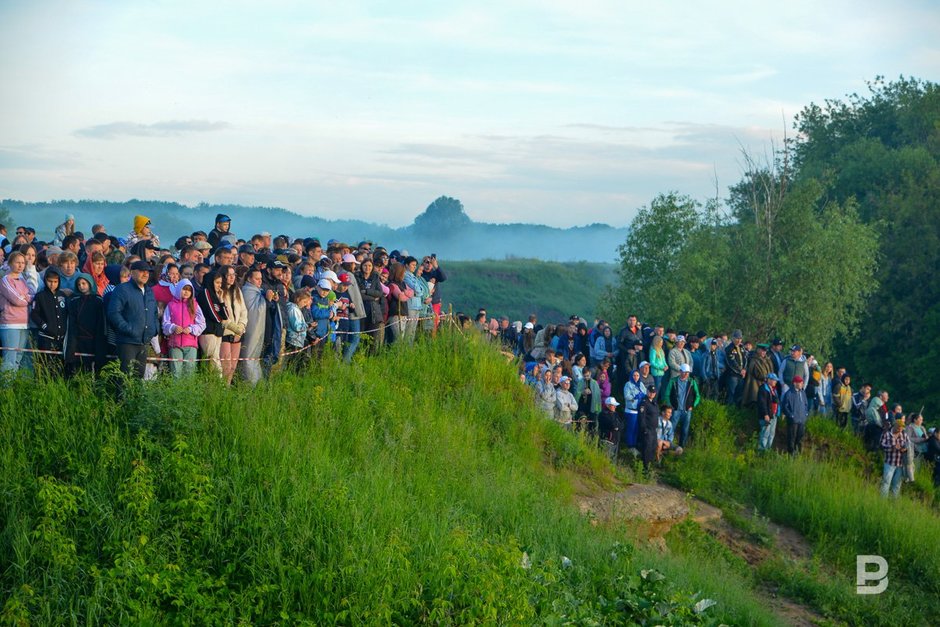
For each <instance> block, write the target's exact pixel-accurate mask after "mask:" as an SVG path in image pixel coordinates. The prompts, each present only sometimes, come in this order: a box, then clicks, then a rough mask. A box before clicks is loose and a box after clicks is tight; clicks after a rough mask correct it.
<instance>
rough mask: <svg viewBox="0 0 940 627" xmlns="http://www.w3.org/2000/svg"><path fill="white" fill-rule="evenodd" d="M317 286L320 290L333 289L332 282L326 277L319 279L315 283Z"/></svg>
mask: <svg viewBox="0 0 940 627" xmlns="http://www.w3.org/2000/svg"><path fill="white" fill-rule="evenodd" d="M317 287H319V288H320V289H321V290H331V289H333V284H332V283H330V282H329V281H327V280H326V279H320V282H319V283H317Z"/></svg>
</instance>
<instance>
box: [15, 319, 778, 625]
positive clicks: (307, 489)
mask: <svg viewBox="0 0 940 627" xmlns="http://www.w3.org/2000/svg"><path fill="white" fill-rule="evenodd" d="M129 385H130V387H129V389H128V391H127V392H126V394H125V395H124V397H123V400H121V401H120V402H114V401H113V400H112V399H111V398H110V397H109V396H108V394H107V392H106V390H105V389H104V386H99V385H98V384H95V383H93V382H92V381H89V380H87V379H82V380H77V381H72V382H68V383H66V382H62V381H48V380H45V381H40V382H32V381H23V380H19V381H15V382H10V384H8V385H6V384H5V385H3V386H0V407H3V408H5V409H4V412H3V413H4V416H3V420H0V494H2V495H3V498H0V528H2V529H3V531H2V534H0V564H2V565H3V566H2V567H0V603H2V607H3V610H2V615H0V616H2V619H3V621H4V622H17V621H21V622H22V624H26V623H36V624H47V623H54V622H59V621H61V620H63V618H64V617H71V619H72V620H74V621H75V622H77V623H87V624H123V623H142V622H143V623H157V624H163V623H181V624H187V623H198V624H219V623H225V624H231V623H235V622H241V623H244V624H249V623H260V624H272V623H281V624H291V623H297V622H305V621H306V622H311V623H315V624H376V623H382V624H387V623H398V624H415V623H433V624H469V623H477V624H478V623H503V624H532V623H537V622H552V623H562V622H565V621H579V622H591V621H600V622H606V623H608V624H627V623H633V622H646V621H650V622H651V623H655V624H690V623H699V622H701V623H707V624H714V623H715V622H716V621H719V620H723V621H725V622H729V623H736V624H775V623H776V620H775V619H774V617H773V616H772V615H771V614H769V613H768V612H767V611H766V610H764V609H762V608H761V607H760V606H759V605H758V603H757V601H756V600H755V598H754V597H752V596H750V594H749V593H748V592H746V591H738V590H735V589H734V588H733V586H728V585H727V582H721V581H718V580H717V578H716V577H714V576H713V574H712V573H709V572H708V571H707V570H703V569H702V568H701V567H700V566H698V567H697V566H696V565H695V564H694V563H693V562H692V561H691V560H684V559H683V558H681V557H676V558H671V557H669V556H665V555H659V554H656V553H651V552H649V551H648V550H646V549H643V548H635V547H633V546H632V545H630V544H629V543H625V534H624V531H623V529H619V528H616V527H605V526H600V527H595V526H593V525H591V524H590V521H589V520H588V519H586V518H585V517H583V516H581V515H580V514H579V513H578V512H577V510H576V508H575V507H574V506H573V505H572V503H571V494H572V491H573V486H574V485H575V483H577V484H579V485H582V486H583V485H592V484H608V483H610V482H611V481H612V480H613V476H612V474H611V469H610V467H609V465H608V464H607V462H606V461H604V460H603V459H602V458H601V457H599V455H598V453H597V452H596V449H594V447H593V446H592V445H590V444H586V443H585V442H584V441H582V440H580V439H579V438H578V437H576V436H574V435H571V434H569V433H566V432H564V431H562V430H561V429H560V428H559V427H558V426H557V425H556V424H554V423H552V422H550V421H546V420H545V419H544V418H542V417H541V416H539V415H538V413H537V412H536V411H535V410H534V408H533V407H532V400H531V397H530V392H529V391H528V390H527V389H526V388H524V387H522V386H520V385H519V384H518V381H517V380H516V378H515V374H514V370H513V368H511V367H510V366H509V365H507V364H506V363H505V361H504V360H503V359H502V357H501V356H499V355H498V354H497V353H496V352H495V351H493V350H492V349H491V348H489V347H486V346H484V345H483V344H482V342H479V341H476V340H474V339H471V338H468V337H463V336H461V335H459V334H451V333H445V334H442V335H441V337H439V339H438V340H437V341H436V342H434V343H430V344H422V343H420V342H419V344H418V345H417V346H416V347H415V348H414V349H407V350H397V351H390V352H389V353H388V354H386V355H384V356H382V357H379V358H374V359H368V360H366V359H363V360H361V361H360V360H357V361H356V362H354V363H353V364H352V365H351V366H348V367H347V366H342V365H340V364H336V363H334V362H333V360H332V359H327V360H326V361H325V362H324V363H323V364H322V366H321V367H318V369H314V370H312V371H311V372H309V373H307V374H306V376H304V377H294V376H286V375H285V376H275V377H274V378H273V379H272V380H271V381H269V382H266V383H262V384H261V385H259V386H258V387H257V388H254V389H250V388H248V387H236V388H233V389H229V388H224V387H223V386H221V384H219V383H218V381H216V380H210V379H198V380H193V381H189V382H185V381H184V382H180V381H174V380H164V381H159V382H156V383H151V384H141V383H140V382H130V384H129ZM10 409H13V411H10ZM651 565H653V566H656V567H657V568H658V569H659V570H660V571H662V572H664V573H665V575H666V577H667V579H666V581H661V576H660V575H659V574H657V573H656V572H652V571H643V572H642V573H641V570H642V569H645V568H648V567H649V566H651ZM682 590H686V591H687V592H682ZM691 591H703V592H704V594H705V595H707V596H708V597H710V598H714V599H716V600H718V601H719V604H718V606H716V607H714V608H711V609H708V610H704V611H700V612H696V611H695V609H694V607H693V606H694V605H695V603H696V602H697V599H698V597H692V596H691V595H690V594H689V592H691ZM699 609H700V610H701V607H700V608H699ZM18 624H19V623H18Z"/></svg>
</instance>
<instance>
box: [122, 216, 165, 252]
mask: <svg viewBox="0 0 940 627" xmlns="http://www.w3.org/2000/svg"><path fill="white" fill-rule="evenodd" d="M143 240H147V241H149V242H152V243H153V245H154V248H159V247H160V238H159V237H158V236H157V234H156V233H154V232H153V228H152V226H151V224H150V218H148V217H147V216H134V228H133V229H132V230H131V232H130V233H129V234H128V236H127V245H128V246H130V247H133V246H134V244H136V243H137V242H140V241H143Z"/></svg>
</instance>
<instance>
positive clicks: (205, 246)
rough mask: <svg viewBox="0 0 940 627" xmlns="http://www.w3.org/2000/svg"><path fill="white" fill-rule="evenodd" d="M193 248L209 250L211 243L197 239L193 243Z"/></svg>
mask: <svg viewBox="0 0 940 627" xmlns="http://www.w3.org/2000/svg"><path fill="white" fill-rule="evenodd" d="M193 248H195V249H196V250H209V249H211V248H212V244H210V243H209V242H207V241H205V240H199V241H198V242H196V243H194V244H193Z"/></svg>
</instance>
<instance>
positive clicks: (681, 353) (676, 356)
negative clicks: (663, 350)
mask: <svg viewBox="0 0 940 627" xmlns="http://www.w3.org/2000/svg"><path fill="white" fill-rule="evenodd" d="M666 362H667V363H668V364H669V378H670V379H673V378H676V377H678V376H679V367H680V366H681V365H683V364H687V365H688V366H689V368H690V369H691V368H692V352H691V351H690V350H689V349H688V348H686V337H685V336H684V335H677V336H676V340H675V346H674V347H673V348H672V349H671V350H670V351H669V353H668V354H667V355H666ZM690 372H691V370H690Z"/></svg>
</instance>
